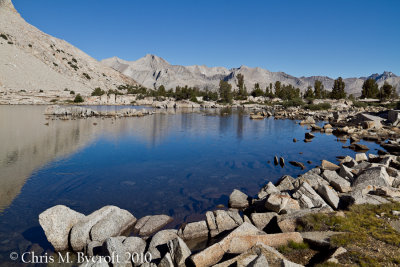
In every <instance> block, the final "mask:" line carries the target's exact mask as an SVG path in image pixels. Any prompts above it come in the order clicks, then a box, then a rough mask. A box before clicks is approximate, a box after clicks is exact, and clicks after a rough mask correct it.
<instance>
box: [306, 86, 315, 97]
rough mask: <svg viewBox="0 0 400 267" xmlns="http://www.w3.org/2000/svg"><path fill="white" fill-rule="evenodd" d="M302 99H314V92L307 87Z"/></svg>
mask: <svg viewBox="0 0 400 267" xmlns="http://www.w3.org/2000/svg"><path fill="white" fill-rule="evenodd" d="M304 98H314V92H313V89H312V87H311V86H308V88H307V90H306V92H305V94H304Z"/></svg>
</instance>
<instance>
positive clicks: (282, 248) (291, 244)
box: [278, 240, 309, 254]
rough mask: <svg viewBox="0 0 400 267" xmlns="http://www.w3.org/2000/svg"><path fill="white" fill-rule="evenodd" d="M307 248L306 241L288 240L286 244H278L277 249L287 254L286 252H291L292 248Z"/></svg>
mask: <svg viewBox="0 0 400 267" xmlns="http://www.w3.org/2000/svg"><path fill="white" fill-rule="evenodd" d="M308 248H309V246H308V244H307V243H304V242H302V243H297V242H294V241H292V240H290V241H289V243H288V244H287V245H284V246H280V247H279V248H278V250H279V252H280V253H283V254H287V253H292V252H293V250H302V249H308Z"/></svg>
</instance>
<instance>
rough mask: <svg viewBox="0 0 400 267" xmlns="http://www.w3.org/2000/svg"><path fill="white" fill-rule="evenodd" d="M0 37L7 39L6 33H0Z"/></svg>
mask: <svg viewBox="0 0 400 267" xmlns="http://www.w3.org/2000/svg"><path fill="white" fill-rule="evenodd" d="M0 37H1V38H3V39H4V40H8V37H7V35H5V34H4V33H2V34H0Z"/></svg>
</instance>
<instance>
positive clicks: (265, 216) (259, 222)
mask: <svg viewBox="0 0 400 267" xmlns="http://www.w3.org/2000/svg"><path fill="white" fill-rule="evenodd" d="M276 216H278V213H276V212H265V213H252V214H251V215H250V217H251V221H252V222H253V223H254V225H255V226H256V227H257V228H258V229H260V230H264V228H265V227H266V226H267V225H268V224H269V223H270V222H271V220H272V219H273V218H274V217H276Z"/></svg>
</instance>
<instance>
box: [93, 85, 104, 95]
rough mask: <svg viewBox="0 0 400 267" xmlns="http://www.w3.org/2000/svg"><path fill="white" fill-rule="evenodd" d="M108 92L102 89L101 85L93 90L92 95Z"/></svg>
mask: <svg viewBox="0 0 400 267" xmlns="http://www.w3.org/2000/svg"><path fill="white" fill-rule="evenodd" d="M105 93H106V92H104V90H101V88H100V87H97V88H95V89H94V90H93V92H92V96H101V95H104V94H105Z"/></svg>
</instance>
